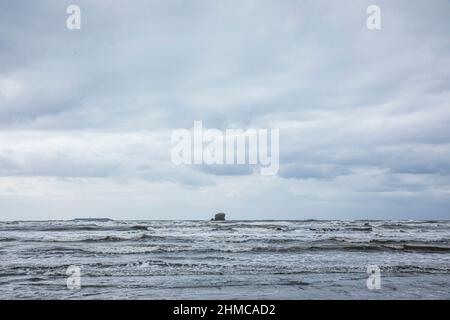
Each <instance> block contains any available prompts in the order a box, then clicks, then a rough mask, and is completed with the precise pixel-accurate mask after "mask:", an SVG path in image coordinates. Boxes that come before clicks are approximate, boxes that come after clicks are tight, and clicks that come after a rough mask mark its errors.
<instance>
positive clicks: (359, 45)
mask: <svg viewBox="0 0 450 320" xmlns="http://www.w3.org/2000/svg"><path fill="white" fill-rule="evenodd" d="M25 3H26V4H23V3H21V4H18V3H17V2H16V1H9V0H5V1H2V3H1V5H0V197H1V199H3V200H2V201H0V211H1V212H8V213H5V214H4V215H5V216H4V217H3V216H0V218H5V219H6V218H8V219H13V218H14V217H16V216H18V215H19V216H21V217H25V218H33V216H30V214H28V213H26V212H27V210H28V205H26V204H27V203H28V204H29V206H30V207H31V204H33V206H34V207H36V206H40V208H41V209H39V217H43V218H45V217H48V216H49V215H52V214H53V213H52V214H50V213H48V214H46V212H52V210H53V209H52V208H54V207H58V206H60V207H61V208H64V209H65V210H67V213H66V214H65V215H64V217H66V216H71V215H76V214H77V212H78V211H77V210H81V211H89V212H91V214H93V215H95V214H96V213H95V212H93V211H94V209H93V208H96V209H99V208H102V203H104V202H105V198H108V199H110V198H111V197H114V201H112V202H114V204H113V205H111V206H106V207H103V208H104V209H105V210H111V211H108V214H110V215H111V216H117V217H125V218H127V217H135V216H136V217H147V218H152V217H162V216H163V215H168V216H169V217H180V218H202V217H203V216H202V214H201V212H204V211H208V213H209V211H215V210H222V208H223V210H225V209H229V210H232V211H234V212H235V214H236V217H237V218H246V217H247V218H248V217H255V216H257V214H258V213H260V214H261V215H262V216H263V217H267V218H282V217H288V218H302V217H312V218H320V217H327V218H329V217H363V218H366V217H369V218H370V217H381V216H383V215H384V216H386V215H387V214H389V215H392V216H395V217H403V218H405V217H406V218H408V217H411V218H412V217H422V218H430V217H431V216H433V217H446V218H449V214H448V212H449V209H450V203H449V201H448V200H447V199H448V198H450V197H448V195H449V192H450V165H449V161H448V159H450V109H449V106H448V103H449V101H450V90H449V88H450V78H449V75H448V70H449V69H450V59H449V58H450V44H449V42H448V36H449V34H450V23H449V21H450V11H449V6H450V4H449V2H448V1H444V0H442V1H433V2H432V3H429V2H426V1H418V2H415V3H410V2H407V1H396V2H392V1H379V2H378V3H377V4H378V5H380V7H381V9H382V30H380V31H376V32H373V31H369V30H367V28H366V27H365V20H366V18H367V14H366V8H367V6H368V5H369V4H372V2H370V1H359V2H357V3H348V2H347V1H325V2H316V1H283V2H279V1H263V2H261V1H256V0H255V1H253V0H242V1H232V2H229V1H206V0H195V1H189V2H186V1H181V0H180V1H178V0H177V1H131V2H128V3H122V4H120V3H117V2H113V1H109V0H102V1H77V4H79V5H80V7H81V10H82V29H81V30H79V31H69V30H67V29H66V28H65V19H66V17H67V15H66V13H65V10H66V7H67V6H68V5H69V4H72V2H70V1H58V2H54V1H32V0H30V1H26V2H25ZM194 120H202V121H203V123H204V125H205V126H207V127H215V128H219V129H222V130H223V129H225V128H236V127H237V128H244V129H245V128H279V129H280V144H281V146H280V152H281V156H280V171H279V174H278V176H275V177H271V178H267V179H262V178H261V177H259V176H258V170H252V168H250V167H246V166H244V167H227V166H225V167H209V166H201V167H196V166H193V167H189V166H187V167H186V166H175V165H174V164H173V163H172V162H171V161H170V132H171V130H173V129H175V128H180V127H181V128H188V129H189V128H192V125H193V121H194ZM261 179H262V180H261ZM86 181H91V183H92V185H96V186H97V187H98V188H97V189H96V190H95V192H93V193H92V194H89V195H86V194H85V193H84V191H83V190H85V189H86ZM130 184H132V185H130ZM41 190H45V192H44V193H42V192H41ZM147 190H152V191H151V193H152V194H151V197H150V196H149V193H148V192H147ZM12 191H14V192H12ZM12 194H14V195H12ZM269 194H270V195H269ZM17 197H19V198H20V200H17V199H19V198H17ZM22 197H24V198H23V199H22ZM85 197H88V198H89V201H87V202H86V205H83V203H84V202H83V201H81V202H79V203H78V202H77V199H78V200H79V199H83V198H85ZM37 198H39V199H40V200H36V199H37ZM136 199H138V200H136ZM261 199H262V200H261ZM132 201H137V203H139V205H138V204H136V205H135V206H134V207H133V208H134V212H131V211H128V210H125V209H124V208H125V207H126V204H129V203H130V202H132ZM230 202H231V203H232V204H230ZM53 204H54V206H53ZM70 206H71V208H72V209H69V207H70ZM88 206H90V207H89V208H88ZM148 207H152V208H155V210H157V211H158V210H159V211H158V212H155V211H153V212H152V214H151V216H146V214H147V213H146V212H147V211H146V208H148ZM75 208H77V210H75ZM55 210H56V209H55ZM99 210H100V209H99ZM181 210H187V212H186V213H185V215H180V213H179V212H180V211H181ZM130 212H131V213H130ZM163 212H164V213H163ZM2 215H3V214H2ZM100 215H101V214H100ZM54 216H58V214H57V213H56V211H55V213H54ZM164 217H165V216H164Z"/></svg>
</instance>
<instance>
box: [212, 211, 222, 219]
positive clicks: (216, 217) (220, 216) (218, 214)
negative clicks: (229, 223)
mask: <svg viewBox="0 0 450 320" xmlns="http://www.w3.org/2000/svg"><path fill="white" fill-rule="evenodd" d="M211 220H212V221H225V213H222V212H219V213H216V215H215V216H214V219H211Z"/></svg>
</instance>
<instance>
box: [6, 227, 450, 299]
mask: <svg viewBox="0 0 450 320" xmlns="http://www.w3.org/2000/svg"><path fill="white" fill-rule="evenodd" d="M369 266H371V267H369ZM368 268H371V269H370V270H374V268H375V270H378V271H379V272H378V271H377V272H376V273H375V275H374V274H369V273H368V272H367V271H368ZM73 270H78V271H79V277H78V273H76V272H75V273H72V272H73ZM374 276H376V277H377V279H378V280H379V282H378V284H379V286H378V287H373V285H372V286H370V285H369V284H370V283H371V284H373V283H374V282H371V281H369V282H370V283H369V284H368V283H367V279H368V278H369V277H374ZM74 277H76V279H75V280H76V281H75V282H74ZM372 279H373V278H372ZM78 280H79V281H78ZM77 281H78V282H77ZM74 284H75V286H74ZM0 299H450V221H392V220H389V221H381V220H377V221H368V220H358V221H337V220H336V221H324V220H306V221H225V222H213V221H113V220H108V219H104V220H102V219H100V220H95V219H92V220H90V219H79V220H71V221H9V222H0Z"/></svg>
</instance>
